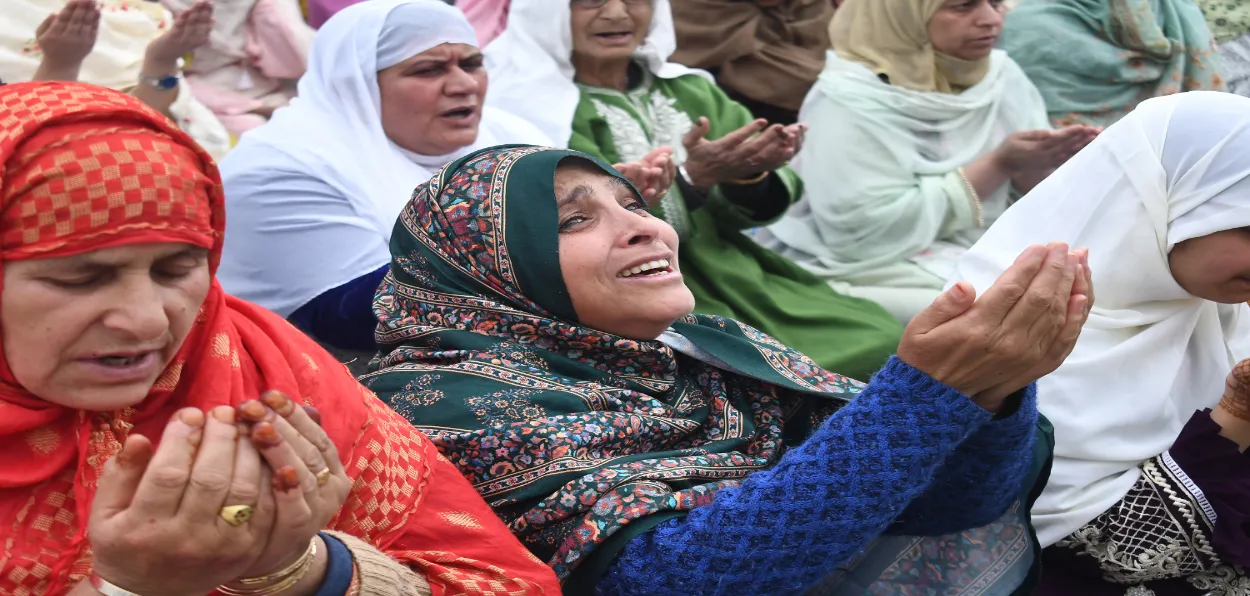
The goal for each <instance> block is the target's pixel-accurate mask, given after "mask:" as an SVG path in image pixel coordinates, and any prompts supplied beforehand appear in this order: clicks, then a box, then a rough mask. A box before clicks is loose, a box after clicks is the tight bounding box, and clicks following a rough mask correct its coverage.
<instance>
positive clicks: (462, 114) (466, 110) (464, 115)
mask: <svg viewBox="0 0 1250 596" xmlns="http://www.w3.org/2000/svg"><path fill="white" fill-rule="evenodd" d="M475 115H477V108H476V107H474V106H465V107H463V108H455V109H453V110H447V111H446V112H443V113H442V114H439V116H440V117H442V118H449V119H452V120H465V119H468V118H472V117H473V116H475Z"/></svg>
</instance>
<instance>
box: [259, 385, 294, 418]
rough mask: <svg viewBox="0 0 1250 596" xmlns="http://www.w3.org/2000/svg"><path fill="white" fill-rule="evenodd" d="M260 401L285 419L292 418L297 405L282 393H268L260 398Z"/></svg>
mask: <svg viewBox="0 0 1250 596" xmlns="http://www.w3.org/2000/svg"><path fill="white" fill-rule="evenodd" d="M260 400H261V401H263V402H265V405H267V406H269V407H270V408H271V409H273V411H275V412H277V413H278V415H279V416H282V417H283V418H285V417H287V416H290V415H291V411H292V410H293V409H294V407H295V404H294V403H293V402H292V401H291V400H290V398H288V397H287V396H286V395H285V394H284V393H282V392H281V391H266V392H265V393H264V394H262V395H261V396H260Z"/></svg>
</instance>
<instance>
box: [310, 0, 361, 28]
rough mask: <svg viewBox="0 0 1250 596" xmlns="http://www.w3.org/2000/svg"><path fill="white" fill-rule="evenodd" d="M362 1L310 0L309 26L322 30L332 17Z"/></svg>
mask: <svg viewBox="0 0 1250 596" xmlns="http://www.w3.org/2000/svg"><path fill="white" fill-rule="evenodd" d="M357 2H360V0H308V24H309V25H312V27H313V29H320V28H321V26H322V25H324V24H325V22H326V21H328V20H330V17H332V16H334V13H337V12H338V11H340V10H343V9H344V8H347V7H348V6H351V5H353V4H356V3H357Z"/></svg>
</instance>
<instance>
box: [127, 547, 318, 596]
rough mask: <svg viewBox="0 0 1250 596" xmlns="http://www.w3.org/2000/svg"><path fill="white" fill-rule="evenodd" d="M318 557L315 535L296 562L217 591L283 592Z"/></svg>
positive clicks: (263, 595) (230, 595)
mask: <svg viewBox="0 0 1250 596" xmlns="http://www.w3.org/2000/svg"><path fill="white" fill-rule="evenodd" d="M316 557H317V538H316V537H315V536H314V537H313V539H312V540H309V541H308V550H305V551H304V554H303V555H300V558H299V559H297V560H296V561H295V562H294V563H291V564H290V565H288V566H287V567H286V568H285V569H281V570H279V571H277V572H274V573H271V574H269V575H265V576H261V577H244V578H240V579H237V580H235V581H234V582H233V583H235V584H239V585H242V586H244V587H242V588H231V587H228V586H224V585H222V586H217V591H218V592H220V593H222V594H225V596H271V595H273V594H281V593H282V592H285V591H287V590H289V589H290V588H291V586H294V585H295V584H297V583H299V581H300V580H301V579H304V576H305V575H308V570H310V569H312V566H313V560H314V559H316ZM106 596H109V595H106Z"/></svg>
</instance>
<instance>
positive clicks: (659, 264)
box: [616, 259, 673, 277]
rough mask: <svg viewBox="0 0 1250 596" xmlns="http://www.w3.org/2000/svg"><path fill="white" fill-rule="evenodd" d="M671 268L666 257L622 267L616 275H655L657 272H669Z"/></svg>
mask: <svg viewBox="0 0 1250 596" xmlns="http://www.w3.org/2000/svg"><path fill="white" fill-rule="evenodd" d="M672 270H673V268H672V267H671V266H670V264H669V260H668V259H654V260H651V261H646V262H644V263H639V264H637V265H633V266H631V267H626V268H625V269H622V270H621V272H620V273H617V274H616V276H617V277H634V276H646V275H656V274H658V273H669V272H671V271H672Z"/></svg>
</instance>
